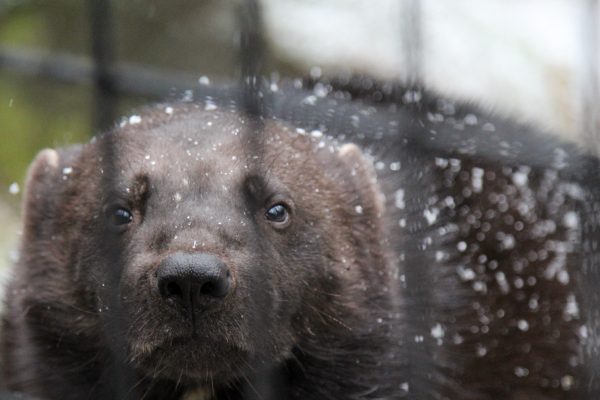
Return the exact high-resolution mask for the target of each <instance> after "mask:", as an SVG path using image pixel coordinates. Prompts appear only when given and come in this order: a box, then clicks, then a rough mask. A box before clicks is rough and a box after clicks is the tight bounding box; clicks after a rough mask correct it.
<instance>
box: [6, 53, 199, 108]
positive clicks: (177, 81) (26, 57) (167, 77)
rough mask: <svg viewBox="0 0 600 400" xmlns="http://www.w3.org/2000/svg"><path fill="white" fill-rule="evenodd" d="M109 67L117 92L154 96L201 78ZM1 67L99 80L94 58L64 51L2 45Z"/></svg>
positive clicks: (60, 78) (77, 81)
mask: <svg viewBox="0 0 600 400" xmlns="http://www.w3.org/2000/svg"><path fill="white" fill-rule="evenodd" d="M109 69H110V75H111V76H112V88H113V90H114V92H116V93H119V94H129V95H137V96H143V97H148V98H151V99H160V98H163V97H165V96H167V95H169V94H170V93H173V92H178V91H182V90H184V89H189V88H192V87H194V86H195V85H196V82H197V76H196V75H194V74H190V73H186V72H181V71H168V70H161V69H157V68H151V67H148V66H145V65H139V64H132V63H118V64H113V65H111V66H110V68H109ZM0 70H4V71H9V72H14V73H17V74H23V75H28V76H32V77H34V78H38V79H48V80H54V81H57V82H61V83H66V84H73V85H93V84H94V82H95V81H94V78H95V75H94V67H93V64H92V60H91V59H90V58H88V57H81V56H75V55H72V54H67V53H60V52H52V53H47V52H44V51H41V50H36V49H28V48H18V49H16V48H10V47H0Z"/></svg>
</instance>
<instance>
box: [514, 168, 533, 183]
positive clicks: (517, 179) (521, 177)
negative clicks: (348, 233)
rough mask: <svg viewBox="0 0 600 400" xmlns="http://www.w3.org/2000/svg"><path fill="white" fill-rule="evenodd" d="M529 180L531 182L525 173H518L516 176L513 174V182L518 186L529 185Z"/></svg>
mask: <svg viewBox="0 0 600 400" xmlns="http://www.w3.org/2000/svg"><path fill="white" fill-rule="evenodd" d="M528 180H529V177H528V176H527V173H526V172H524V171H517V172H515V173H514V174H512V181H513V182H514V184H515V185H517V186H525V185H527V181H528Z"/></svg>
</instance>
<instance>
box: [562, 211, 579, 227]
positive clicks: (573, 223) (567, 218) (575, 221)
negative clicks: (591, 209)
mask: <svg viewBox="0 0 600 400" xmlns="http://www.w3.org/2000/svg"><path fill="white" fill-rule="evenodd" d="M563 224H564V225H565V226H566V227H567V228H570V229H576V228H577V227H578V226H579V216H578V215H577V213H576V212H575V211H569V212H566V213H565V215H564V217H563Z"/></svg>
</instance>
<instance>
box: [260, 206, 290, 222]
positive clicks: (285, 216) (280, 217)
mask: <svg viewBox="0 0 600 400" xmlns="http://www.w3.org/2000/svg"><path fill="white" fill-rule="evenodd" d="M265 216H266V217H267V220H269V221H271V222H275V223H277V224H285V223H286V222H288V220H289V213H288V210H287V208H286V206H285V205H283V204H281V203H279V204H275V205H273V206H271V208H269V209H268V210H267V212H266V213H265Z"/></svg>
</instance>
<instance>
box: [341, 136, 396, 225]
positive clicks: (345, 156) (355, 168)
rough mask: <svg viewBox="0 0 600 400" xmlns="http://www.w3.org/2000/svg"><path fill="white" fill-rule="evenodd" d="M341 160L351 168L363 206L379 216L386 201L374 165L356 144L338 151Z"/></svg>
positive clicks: (346, 145) (345, 146) (345, 145)
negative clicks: (368, 207)
mask: <svg viewBox="0 0 600 400" xmlns="http://www.w3.org/2000/svg"><path fill="white" fill-rule="evenodd" d="M338 157H339V158H340V160H341V161H342V162H343V163H344V164H345V165H347V166H348V167H349V168H350V173H351V175H352V177H353V179H352V180H353V182H354V184H355V187H356V189H357V191H358V193H360V197H361V201H362V202H363V205H366V206H370V207H371V208H372V209H373V210H375V213H376V214H377V215H378V216H379V215H381V214H382V213H383V209H384V204H385V199H384V196H383V192H382V191H381V190H380V188H379V185H378V184H377V175H376V174H375V169H374V168H373V164H372V163H371V162H370V161H369V160H368V159H367V158H366V157H365V155H364V154H363V152H362V150H361V149H360V148H359V147H358V146H357V145H355V144H354V143H348V144H344V145H343V146H341V147H340V149H339V151H338Z"/></svg>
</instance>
